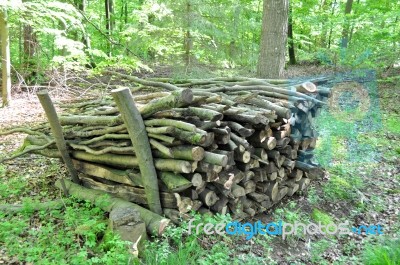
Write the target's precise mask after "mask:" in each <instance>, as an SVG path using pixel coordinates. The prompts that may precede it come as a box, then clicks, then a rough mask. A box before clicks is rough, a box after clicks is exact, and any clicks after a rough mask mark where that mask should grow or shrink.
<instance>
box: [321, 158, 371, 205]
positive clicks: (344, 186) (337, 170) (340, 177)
mask: <svg viewBox="0 0 400 265" xmlns="http://www.w3.org/2000/svg"><path fill="white" fill-rule="evenodd" d="M352 166H353V165H352V164H344V163H343V164H340V165H336V166H334V167H332V168H331V170H330V173H331V177H330V179H329V181H328V182H327V183H326V184H325V185H324V186H323V191H324V194H325V196H326V197H327V199H328V200H332V201H338V200H348V201H356V200H357V198H358V196H359V195H358V189H361V188H363V186H364V182H363V180H362V178H361V177H360V176H358V175H357V174H356V172H355V169H354V167H352Z"/></svg>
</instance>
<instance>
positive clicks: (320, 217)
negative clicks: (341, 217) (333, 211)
mask: <svg viewBox="0 0 400 265" xmlns="http://www.w3.org/2000/svg"><path fill="white" fill-rule="evenodd" d="M311 218H312V219H313V220H314V221H315V222H317V223H318V222H321V224H323V225H328V224H331V223H333V222H334V221H333V219H332V217H331V216H330V215H329V214H327V213H324V212H323V211H321V210H318V209H313V211H312V214H311Z"/></svg>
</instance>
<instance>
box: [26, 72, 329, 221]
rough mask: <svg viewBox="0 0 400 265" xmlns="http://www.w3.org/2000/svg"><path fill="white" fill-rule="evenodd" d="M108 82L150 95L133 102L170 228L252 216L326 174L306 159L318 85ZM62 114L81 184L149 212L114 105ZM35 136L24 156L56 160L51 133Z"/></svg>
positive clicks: (83, 105)
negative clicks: (202, 216)
mask: <svg viewBox="0 0 400 265" xmlns="http://www.w3.org/2000/svg"><path fill="white" fill-rule="evenodd" d="M112 74H114V75H118V76H119V77H120V78H124V79H128V80H131V81H132V82H134V83H135V84H139V87H135V88H134V89H132V91H140V92H141V93H143V92H142V91H143V90H144V89H152V90H153V91H154V90H156V91H157V92H151V93H147V94H141V95H134V97H133V98H134V101H135V103H136V105H137V108H138V109H139V111H140V113H141V115H142V117H143V120H144V124H145V126H146V131H147V135H148V137H149V143H150V145H151V148H152V155H153V159H154V165H155V168H156V170H157V175H158V182H159V183H158V187H159V190H160V200H161V205H162V208H163V212H164V214H165V215H166V216H167V217H169V218H170V219H171V220H173V221H178V219H179V217H182V216H183V215H185V213H187V212H189V211H191V210H195V211H199V212H201V213H206V212H212V213H221V214H225V213H230V214H232V215H233V216H234V218H237V219H241V218H245V217H247V216H254V215H255V214H257V213H261V212H263V211H265V210H267V209H269V208H271V207H272V206H273V205H274V204H276V203H277V202H279V201H280V200H282V198H283V197H285V196H292V195H293V194H295V193H296V192H298V191H302V190H304V189H305V188H306V187H307V185H309V183H310V180H311V179H313V178H317V177H321V176H322V174H323V172H322V170H321V169H320V168H319V167H318V165H317V164H316V163H315V162H314V159H313V150H314V148H315V146H316V142H317V133H316V131H315V128H314V118H315V117H316V116H317V115H318V113H319V112H320V110H321V107H322V106H323V105H324V104H325V103H324V101H325V99H326V98H327V97H329V93H330V92H329V89H325V88H317V87H316V85H315V84H318V83H319V82H322V81H321V80H312V81H313V82H303V83H300V84H296V83H289V82H288V81H287V80H265V79H253V78H216V79H205V80H169V79H148V80H143V79H139V78H137V77H133V76H127V75H122V74H118V73H114V72H112ZM63 108H64V109H65V111H64V113H63V116H61V117H60V123H61V125H62V128H63V133H64V137H65V139H66V140H67V145H68V148H69V150H70V156H71V157H72V158H73V163H74V166H75V168H76V169H77V170H78V172H80V173H81V174H80V179H81V181H82V183H83V185H84V186H86V187H90V188H93V189H98V190H103V191H106V192H108V193H111V194H114V195H116V196H119V197H122V198H124V199H127V200H129V201H131V202H135V203H137V204H140V205H144V206H145V207H146V204H147V201H146V196H145V191H144V188H143V183H142V178H145V177H146V176H141V174H140V172H139V170H138V162H137V159H136V157H135V153H136V152H140V150H134V149H133V147H132V143H131V141H130V138H129V135H128V132H127V130H126V126H125V124H124V122H123V119H122V118H121V115H120V113H119V111H118V108H117V107H116V104H115V103H114V102H113V100H112V98H111V97H110V98H108V97H106V98H102V99H97V100H93V101H84V102H78V103H73V104H69V105H64V106H63ZM66 113H68V114H66ZM34 131H35V133H34V134H31V135H29V136H28V137H27V138H26V141H25V144H24V147H25V149H26V150H32V152H35V153H39V154H42V155H45V156H48V157H59V156H60V154H59V152H58V150H57V147H56V145H55V144H54V142H53V139H52V135H51V134H50V130H49V128H48V126H42V127H39V128H37V129H36V130H34ZM40 147H41V148H40ZM149 159H151V158H149Z"/></svg>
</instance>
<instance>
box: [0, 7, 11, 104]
mask: <svg viewBox="0 0 400 265" xmlns="http://www.w3.org/2000/svg"><path fill="white" fill-rule="evenodd" d="M0 36H1V56H2V58H1V59H2V60H1V69H2V83H1V89H2V99H3V106H7V105H8V104H9V103H10V102H11V71H10V69H11V63H10V39H9V33H8V25H7V11H6V10H3V11H1V10H0Z"/></svg>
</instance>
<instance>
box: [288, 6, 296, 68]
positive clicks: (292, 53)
mask: <svg viewBox="0 0 400 265" xmlns="http://www.w3.org/2000/svg"><path fill="white" fill-rule="evenodd" d="M292 16H293V12H292V5H291V4H290V3H289V22H288V42H289V63H290V64H291V65H294V64H296V54H295V50H294V39H293V17H292Z"/></svg>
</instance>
